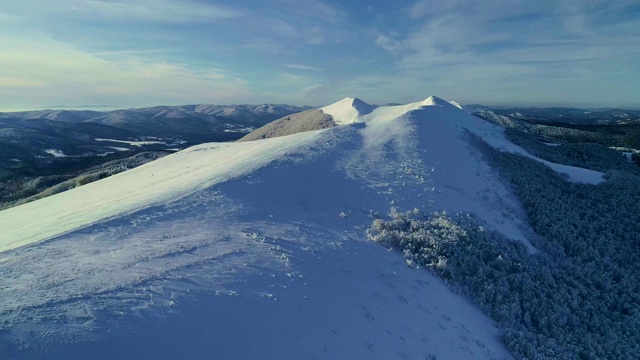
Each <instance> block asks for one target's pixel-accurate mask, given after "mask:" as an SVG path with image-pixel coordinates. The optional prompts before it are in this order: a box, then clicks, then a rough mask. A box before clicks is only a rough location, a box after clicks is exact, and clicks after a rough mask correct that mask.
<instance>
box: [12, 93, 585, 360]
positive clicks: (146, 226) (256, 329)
mask: <svg viewBox="0 0 640 360" xmlns="http://www.w3.org/2000/svg"><path fill="white" fill-rule="evenodd" d="M321 110H322V111H323V112H325V113H326V114H328V115H331V116H332V118H333V120H334V121H335V122H336V123H337V124H342V125H343V126H337V127H333V128H329V129H324V130H318V131H312V132H305V133H299V134H294V135H289V136H285V137H278V138H271V139H265V140H257V141H253V142H243V143H212V144H203V145H200V146H196V147H192V148H189V149H186V150H184V151H181V152H179V153H176V154H173V155H170V156H167V157H164V158H162V159H160V160H158V161H155V162H153V163H149V164H146V165H144V166H141V167H139V168H136V169H134V170H131V171H128V172H125V173H121V174H119V175H116V176H113V177H110V178H107V179H104V180H101V181H98V182H95V183H92V184H89V185H86V186H83V187H80V188H77V189H74V190H71V191H68V192H66V193H61V194H58V195H55V196H52V197H49V198H46V199H43V200H38V201H35V202H33V203H29V204H25V205H22V206H18V207H15V208H12V209H8V210H5V211H2V212H0V234H2V236H1V238H0V250H1V252H0V274H2V277H0V289H2V294H3V296H2V297H0V352H2V351H5V353H6V354H9V355H7V356H4V357H2V358H5V357H7V358H9V359H11V358H45V356H44V355H43V354H45V353H46V354H47V356H46V358H48V359H75V358H92V359H100V358H105V359H107V358H122V359H127V358H132V359H133V358H140V357H144V358H150V357H151V358H156V359H174V358H180V357H182V358H190V359H200V358H202V359H205V358H207V359H208V358H212V357H214V358H216V357H217V358H234V359H253V358H258V357H267V358H279V359H280V358H284V359H287V358H290V359H299V358H319V359H333V358H369V359H392V358H428V356H430V355H435V356H436V357H437V358H439V359H443V358H445V359H446V358H456V359H477V358H505V357H508V354H507V353H506V351H505V350H504V348H503V346H502V345H501V344H500V342H499V338H498V331H497V329H496V328H495V327H494V326H493V325H492V323H491V321H489V320H488V319H487V318H486V317H485V316H483V315H482V314H481V313H480V312H479V311H478V310H477V309H475V308H473V307H472V306H471V305H470V304H469V303H468V302H467V301H466V300H465V299H463V298H461V297H459V296H457V295H454V294H452V293H451V292H450V291H449V290H447V288H446V287H445V286H444V285H443V284H442V283H441V281H440V280H438V279H436V278H434V277H433V276H431V275H429V274H428V273H426V272H424V271H416V270H415V269H410V268H407V267H406V266H405V265H403V264H404V261H403V259H402V257H401V255H400V254H397V253H395V252H389V251H387V249H385V248H384V247H382V246H379V245H377V244H373V243H370V242H368V241H365V240H364V238H365V237H364V231H365V229H366V227H367V226H368V225H369V224H370V223H371V221H372V219H371V217H370V214H371V213H372V212H379V213H386V212H387V211H388V210H389V208H390V207H391V206H397V207H399V208H400V209H403V210H406V209H412V208H414V207H417V208H420V209H423V210H425V211H426V212H431V211H434V210H442V209H446V210H449V211H470V212H474V213H476V214H477V215H478V216H479V217H480V218H481V219H483V220H484V221H485V222H486V223H487V226H488V227H490V228H493V229H496V230H498V231H500V232H502V233H503V234H505V235H506V236H508V237H509V238H512V239H514V240H517V241H523V242H524V243H525V244H528V241H527V236H526V235H527V231H528V230H527V227H526V226H525V224H524V221H523V219H524V217H523V216H524V215H523V213H522V210H521V209H520V206H519V204H518V202H517V200H516V199H515V197H514V196H513V195H512V194H510V193H509V191H508V190H507V189H506V188H505V187H504V186H503V185H502V183H501V182H500V181H499V179H498V178H497V176H496V175H495V174H494V173H493V171H492V169H491V168H490V167H489V166H488V165H487V164H486V163H484V161H483V160H482V158H481V157H480V155H479V154H478V153H477V151H476V150H475V149H474V148H473V147H472V146H471V145H469V143H468V141H467V139H468V134H469V132H471V133H475V134H477V135H479V136H482V137H483V138H484V139H485V140H486V141H488V142H489V143H490V144H492V145H493V146H496V147H498V148H501V149H503V150H507V151H514V152H523V150H522V149H520V148H518V147H516V146H515V145H513V144H512V143H510V142H508V141H507V140H506V139H505V137H504V135H503V132H502V129H500V128H498V127H495V126H493V125H491V124H489V123H487V122H485V121H483V120H480V119H478V118H475V117H473V116H470V115H468V114H466V113H465V112H464V111H461V110H460V109H459V108H457V107H455V106H453V105H451V104H449V103H447V102H446V101H444V100H441V99H438V98H435V97H431V98H428V99H426V100H424V101H421V102H417V103H413V104H408V105H400V106H386V107H375V106H371V105H368V104H366V103H364V102H363V101H361V100H358V99H353V98H348V99H345V100H343V101H340V102H338V103H336V104H333V105H330V106H328V107H325V108H322V109H321ZM569 170H570V171H572V172H573V171H576V172H578V171H579V170H576V169H569ZM596 175H597V174H596ZM580 176H582V175H580ZM43 240H46V241H43ZM528 246H529V247H530V249H531V250H532V251H535V249H533V247H531V245H528ZM86 340H93V341H91V342H87V341H86ZM117 349H122V350H117Z"/></svg>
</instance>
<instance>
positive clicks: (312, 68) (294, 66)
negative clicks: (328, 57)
mask: <svg viewBox="0 0 640 360" xmlns="http://www.w3.org/2000/svg"><path fill="white" fill-rule="evenodd" d="M284 66H285V67H287V68H289V69H295V70H308V71H322V68H319V67H317V66H309V65H300V64H284Z"/></svg>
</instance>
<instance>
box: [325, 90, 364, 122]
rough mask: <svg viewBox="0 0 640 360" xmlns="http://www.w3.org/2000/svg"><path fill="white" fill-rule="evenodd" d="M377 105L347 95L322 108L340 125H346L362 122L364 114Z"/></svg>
mask: <svg viewBox="0 0 640 360" xmlns="http://www.w3.org/2000/svg"><path fill="white" fill-rule="evenodd" d="M375 108H376V107H375V106H374V105H369V104H367V103H366V102H364V101H362V100H360V99H358V98H352V97H346V98H344V99H342V100H340V101H338V102H335V103H333V104H331V105H327V106H325V107H323V108H320V110H322V112H323V113H325V114H327V115H331V117H332V118H333V121H334V122H335V123H336V124H338V125H346V124H351V123H355V122H360V121H361V119H360V118H361V117H362V116H363V115H366V114H369V113H370V112H372V111H373V110H374V109H375Z"/></svg>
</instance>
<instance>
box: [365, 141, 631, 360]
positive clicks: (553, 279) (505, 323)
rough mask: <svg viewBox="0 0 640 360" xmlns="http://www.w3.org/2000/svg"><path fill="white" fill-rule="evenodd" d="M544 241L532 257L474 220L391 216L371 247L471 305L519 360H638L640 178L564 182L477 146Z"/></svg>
mask: <svg viewBox="0 0 640 360" xmlns="http://www.w3.org/2000/svg"><path fill="white" fill-rule="evenodd" d="M474 142H475V143H476V145H477V146H478V147H479V148H480V149H481V150H482V152H483V154H484V155H485V157H486V158H487V159H489V161H490V162H491V163H492V164H494V165H495V166H496V168H497V169H499V170H500V172H501V174H502V175H503V176H504V178H505V179H506V180H507V181H508V184H509V185H510V186H512V187H513V190H514V192H516V193H517V194H518V195H519V197H520V199H521V201H522V203H523V205H524V207H525V210H526V211H527V214H528V216H529V219H530V222H531V225H532V227H533V228H534V230H535V231H536V232H537V233H538V234H539V235H541V236H540V237H539V238H538V239H536V240H535V243H534V245H535V246H536V247H537V248H538V249H539V250H540V252H539V253H537V254H535V255H530V254H528V253H527V251H526V249H525V248H524V246H523V245H522V244H520V243H518V242H514V241H510V240H507V239H505V238H503V237H502V236H501V235H500V234H497V233H494V232H490V231H487V230H485V229H484V228H483V227H482V224H481V223H479V222H478V221H477V220H476V219H475V218H474V217H473V216H471V215H468V214H455V215H449V214H447V213H445V212H436V213H433V214H431V215H429V216H425V215H423V214H420V213H419V212H418V211H416V210H414V211H409V212H399V211H398V210H396V209H392V210H391V213H390V214H389V216H388V217H387V218H385V219H377V220H374V221H373V223H372V225H371V227H370V228H369V232H368V233H369V237H370V238H371V239H373V240H374V241H377V242H380V243H382V244H384V245H386V246H390V247H394V248H397V249H399V250H400V251H402V253H403V254H404V256H405V258H406V259H407V262H408V264H411V265H413V264H416V265H420V266H423V267H425V268H428V269H431V270H432V271H433V272H435V273H436V274H437V275H439V276H441V277H442V278H443V279H445V280H446V281H447V282H448V283H449V284H450V285H452V286H453V287H454V288H456V289H458V290H459V291H461V292H462V293H464V294H466V295H468V296H469V297H470V298H472V299H474V300H475V301H476V302H477V303H478V304H479V305H480V307H481V308H482V309H484V311H485V312H487V313H488V314H489V315H490V316H491V317H493V318H494V319H495V320H496V321H497V322H498V323H499V324H501V326H502V327H503V340H504V342H505V344H506V345H507V347H508V348H509V349H510V350H511V351H512V353H513V354H514V356H515V357H516V358H523V359H524V358H527V359H606V358H609V359H638V358H640V283H639V282H638V279H640V261H638V260H637V259H638V255H639V253H640V178H638V177H637V176H633V175H630V174H626V173H620V172H610V173H609V178H608V180H607V181H606V182H604V183H602V184H600V185H597V186H594V185H586V184H575V183H569V182H566V181H565V180H564V179H563V178H562V177H560V176H559V175H557V174H556V173H555V172H554V171H553V170H551V169H549V168H548V167H546V166H545V165H542V164H540V163H538V162H536V161H535V160H531V159H527V158H524V157H521V156H517V155H513V154H510V153H502V152H499V151H497V150H494V149H493V148H491V147H490V146H488V145H486V144H485V143H483V142H481V140H479V139H474Z"/></svg>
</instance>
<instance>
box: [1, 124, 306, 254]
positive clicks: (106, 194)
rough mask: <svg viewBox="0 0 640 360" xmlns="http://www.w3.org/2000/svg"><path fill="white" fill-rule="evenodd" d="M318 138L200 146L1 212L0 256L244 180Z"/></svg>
mask: <svg viewBox="0 0 640 360" xmlns="http://www.w3.org/2000/svg"><path fill="white" fill-rule="evenodd" d="M317 135H318V134H317V133H305V134H297V135H295V136H292V137H286V138H282V139H273V140H269V141H265V142H261V143H234V144H224V143H221V144H205V145H199V146H194V147H192V148H189V149H187V150H184V151H182V152H179V153H175V154H171V155H169V156H166V157H164V158H163V159H160V160H158V161H154V162H151V163H148V164H145V165H143V166H140V167H137V168H135V169H133V170H130V171H127V172H124V173H120V174H117V175H115V176H112V177H110V178H109V180H108V181H97V182H93V183H90V184H87V185H85V186H82V187H79V188H76V189H73V191H67V192H64V193H60V194H56V195H54V196H51V197H48V198H45V199H41V200H39V201H34V202H31V203H28V204H24V205H21V206H17V207H13V208H10V209H7V210H4V211H2V212H0V233H1V234H2V238H1V239H0V252H2V251H7V250H10V249H13V248H16V247H19V246H23V245H26V244H29V243H33V242H37V241H41V240H45V239H48V238H51V237H53V236H56V235H60V234H63V233H65V232H68V231H71V230H74V229H78V228H81V227H84V226H87V225H89V224H92V223H94V222H96V221H99V220H103V219H107V218H111V217H114V216H117V215H120V214H124V213H128V212H131V211H135V210H138V209H143V208H145V207H148V206H150V205H153V204H157V203H162V202H166V201H170V200H173V199H177V198H180V197H182V196H185V195H188V194H190V193H192V192H194V191H196V190H198V189H203V188H206V187H209V186H211V185H214V184H216V183H219V182H222V181H226V180H229V179H231V178H234V177H238V176H241V175H245V174H247V173H250V172H251V171H253V170H255V169H256V168H258V167H260V166H263V165H265V164H266V163H268V162H270V161H272V160H274V159H277V158H278V157H281V156H282V155H284V154H286V153H287V151H290V150H293V149H295V148H296V147H297V146H299V145H300V144H304V143H307V144H308V143H309V142H310V141H312V139H313V138H314V137H315V136H317Z"/></svg>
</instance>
